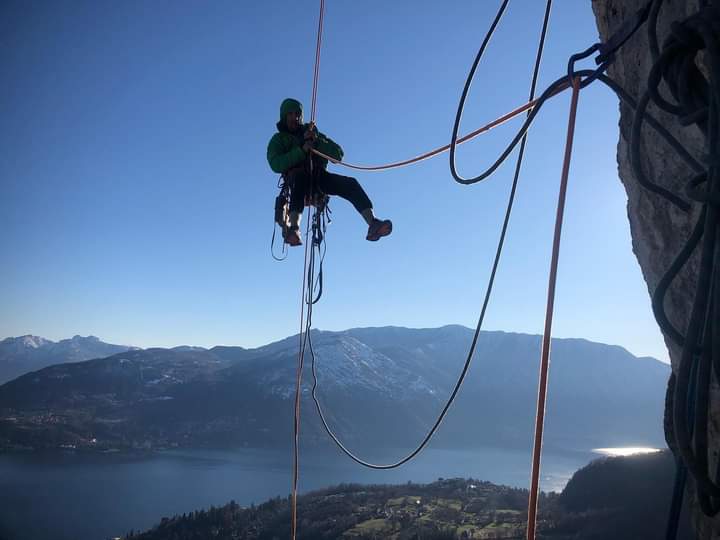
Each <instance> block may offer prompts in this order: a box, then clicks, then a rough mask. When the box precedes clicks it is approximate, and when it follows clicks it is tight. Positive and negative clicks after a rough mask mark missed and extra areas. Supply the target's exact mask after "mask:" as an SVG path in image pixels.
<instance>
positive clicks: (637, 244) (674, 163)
mask: <svg viewBox="0 0 720 540" xmlns="http://www.w3.org/2000/svg"><path fill="white" fill-rule="evenodd" d="M646 4H647V1H646V0H592V7H593V10H594V12H595V16H596V19H597V24H598V28H599V31H600V36H601V39H602V40H603V41H605V40H606V39H607V38H608V37H609V36H611V35H612V34H613V32H615V31H616V30H617V29H618V28H619V27H620V26H621V25H622V24H623V22H624V21H626V20H627V19H629V18H630V17H632V16H633V15H634V13H635V12H636V11H637V10H638V9H639V8H641V7H642V6H644V5H646ZM698 8H699V2H698V0H666V1H665V2H663V3H662V8H661V10H660V13H659V18H658V26H657V33H658V39H659V41H660V43H661V44H662V42H663V40H664V39H665V37H666V36H667V35H668V31H669V28H670V25H671V24H672V23H673V22H674V21H678V20H682V19H685V18H686V17H688V16H689V15H691V14H693V13H695V12H696V11H697V10H698ZM697 62H698V63H699V64H700V68H701V69H703V68H704V66H703V65H702V62H703V58H702V57H700V58H699V59H697ZM651 64H652V58H651V54H650V48H649V38H648V32H647V25H646V26H644V27H642V28H641V29H640V31H638V32H637V33H636V34H635V35H634V36H633V37H632V38H631V39H630V41H628V42H627V43H626V44H625V46H624V47H623V48H622V49H621V50H620V52H619V53H618V54H617V58H616V61H615V62H614V64H613V65H612V66H611V67H610V69H609V72H608V73H609V75H610V76H611V77H612V78H613V79H614V80H616V81H617V82H619V83H620V84H621V85H622V86H623V87H624V88H625V89H626V90H627V91H628V92H629V93H630V94H631V95H632V96H633V97H634V98H635V99H638V98H639V96H640V95H641V94H642V92H643V91H644V89H645V87H646V83H647V77H648V73H649V71H650V67H651ZM661 90H662V87H661ZM649 111H650V112H651V114H652V115H653V116H655V117H656V118H657V119H658V120H659V121H660V122H661V123H662V124H663V125H664V127H666V128H667V129H668V130H669V131H670V132H671V133H672V134H673V135H674V136H675V137H676V138H677V139H678V140H679V141H680V142H681V143H682V144H683V145H684V146H685V147H686V148H687V149H688V150H689V151H690V153H691V154H692V155H693V156H696V157H700V156H702V155H703V151H704V148H703V145H704V137H703V135H702V133H701V132H700V130H699V129H698V128H697V127H695V126H689V127H681V126H680V124H679V123H678V121H677V118H675V117H672V116H670V115H668V114H665V113H664V112H662V111H660V110H658V109H657V108H656V107H654V106H652V105H651V107H650V109H649ZM620 112H621V116H620V140H619V143H618V149H617V154H618V168H619V174H620V179H621V180H622V182H623V184H624V186H625V189H626V191H627V195H628V218H629V220H630V228H631V233H632V240H633V250H634V252H635V254H636V256H637V258H638V261H639V263H640V266H641V268H642V272H643V275H644V277H645V281H646V282H647V285H648V289H649V292H650V293H651V294H652V292H653V291H654V290H655V288H656V287H657V285H658V282H659V280H660V278H661V277H662V275H663V274H664V273H665V271H666V270H667V268H668V267H669V266H670V264H671V262H672V261H673V259H674V258H675V256H676V255H677V253H678V252H679V251H680V249H681V247H682V246H683V245H684V243H685V241H686V239H687V238H688V236H689V234H690V229H691V227H692V225H693V224H694V222H695V220H696V219H697V215H698V212H699V208H694V209H693V210H692V211H691V212H689V213H685V212H681V211H679V210H677V209H676V208H675V207H673V206H672V205H671V204H670V203H669V202H667V201H666V200H665V199H663V198H662V197H660V196H658V195H656V194H654V193H651V192H648V191H647V190H645V189H643V188H642V187H641V186H640V184H639V183H638V180H637V178H636V177H635V174H634V172H633V169H632V167H631V164H630V159H629V140H630V133H631V127H632V122H633V113H632V110H631V109H630V108H629V107H628V106H627V105H623V104H621V105H620ZM640 154H641V160H640V161H641V164H642V167H643V169H644V171H645V172H646V174H647V176H648V177H649V178H650V179H652V181H653V182H655V183H656V184H658V185H660V186H662V187H664V188H667V189H669V190H671V191H672V192H674V193H679V194H683V193H684V185H685V183H686V182H687V180H688V178H689V177H690V176H691V175H692V171H691V170H690V169H689V168H688V166H687V165H686V163H685V162H684V161H683V160H682V159H681V158H680V157H679V156H678V155H677V154H676V152H675V151H674V150H672V149H671V148H670V146H669V145H668V144H667V143H666V142H665V141H664V140H663V139H662V138H661V137H659V136H658V135H657V134H656V133H655V132H654V131H652V130H650V129H645V130H644V132H643V141H642V144H641V149H640ZM695 206H699V205H695ZM697 275H698V258H697V254H695V256H694V257H693V258H692V259H691V260H690V261H689V263H688V264H687V265H686V267H685V268H684V269H683V270H682V272H681V273H680V274H679V276H678V278H677V279H676V281H675V282H674V284H673V286H672V287H671V289H670V291H669V293H668V296H667V299H666V304H665V305H666V309H667V313H668V316H669V318H670V320H671V321H672V323H673V324H674V325H675V327H676V328H679V329H681V330H682V331H684V329H685V328H686V327H687V323H688V320H689V317H690V310H691V306H692V303H693V300H694V290H695V287H694V283H695V281H696V279H697ZM665 341H666V343H667V345H668V348H669V350H670V357H671V359H672V363H673V369H676V368H677V365H678V362H679V359H680V350H679V348H678V347H677V346H676V345H675V344H674V343H673V342H671V340H670V339H669V338H668V336H667V335H665ZM719 421H720V400H718V392H717V388H716V387H715V388H712V389H711V407H710V428H709V429H710V439H711V449H710V455H711V459H712V456H717V453H718V446H719V444H718V443H719V442H720V430H719V429H718V427H719V426H718V424H719ZM692 491H693V490H692V489H689V490H688V492H689V493H688V494H689V496H690V498H691V502H692V504H693V507H694V508H693V509H694V522H695V526H696V528H697V531H698V538H702V539H708V538H713V539H715V538H720V520H718V519H717V518H716V519H711V518H708V517H706V516H704V515H703V514H702V512H700V510H699V508H698V507H697V501H696V500H695V498H694V497H693V495H692V494H691V493H690V492H692Z"/></svg>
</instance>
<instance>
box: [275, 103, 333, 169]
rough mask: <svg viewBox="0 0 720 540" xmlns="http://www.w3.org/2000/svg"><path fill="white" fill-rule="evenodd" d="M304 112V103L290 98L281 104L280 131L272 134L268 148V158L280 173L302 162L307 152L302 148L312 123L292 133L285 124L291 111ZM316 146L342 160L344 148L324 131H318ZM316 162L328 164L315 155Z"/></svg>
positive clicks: (322, 165) (320, 150) (326, 153)
mask: <svg viewBox="0 0 720 540" xmlns="http://www.w3.org/2000/svg"><path fill="white" fill-rule="evenodd" d="M295 111H298V112H302V104H301V103H300V102H299V101H297V100H295V99H291V98H288V99H286V100H284V101H283V102H282V105H280V121H279V122H278V123H277V124H276V126H277V130H278V132H277V133H276V134H275V135H273V136H272V138H271V139H270V142H269V143H268V148H267V160H268V163H269V164H270V168H271V169H272V170H273V171H274V172H276V173H278V174H284V173H285V172H286V171H287V170H288V169H291V168H293V167H296V166H298V165H300V164H302V163H303V162H304V161H305V159H306V158H307V154H306V153H305V151H304V150H303V149H302V147H303V144H305V138H304V134H305V131H306V130H307V129H308V127H309V125H310V124H304V125H303V126H302V127H301V128H300V129H299V130H298V131H297V132H296V133H290V132H289V131H288V128H287V126H286V125H285V117H286V116H287V113H289V112H295ZM315 148H317V150H318V151H319V152H322V153H323V154H325V155H328V156H330V157H332V158H334V159H337V160H341V159H342V157H343V150H342V148H341V147H340V145H339V144H337V143H336V142H334V141H333V140H331V139H330V138H329V137H327V136H326V135H325V134H323V133H318V134H317V138H316V139H315ZM314 159H315V162H316V163H318V164H319V165H320V166H321V167H325V166H326V165H327V160H326V159H323V158H320V157H319V156H314Z"/></svg>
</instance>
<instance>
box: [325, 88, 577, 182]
mask: <svg viewBox="0 0 720 540" xmlns="http://www.w3.org/2000/svg"><path fill="white" fill-rule="evenodd" d="M567 88H570V84H566V85H565V86H561V87H560V88H558V90H557V91H556V92H555V93H554V94H552V95H551V96H550V97H553V96H556V95H558V94H559V93H561V92H563V91H564V90H566V89H567ZM537 102H538V100H537V99H534V100H532V101H530V102H528V103H526V104H525V105H522V106H520V107H518V108H516V109H513V110H512V111H510V112H509V113H507V114H504V115H503V116H501V117H500V118H497V119H496V120H493V121H492V122H490V123H489V124H486V125H484V126H483V127H481V128H479V129H476V130H475V131H473V132H472V133H468V134H467V135H465V136H463V137H461V138H459V139H458V140H457V144H462V143H464V142H467V141H469V140H471V139H474V138H475V137H477V136H478V135H480V134H482V133H486V132H488V131H490V130H491V129H494V128H496V127H498V126H500V125H502V124H504V123H505V122H507V121H509V120H512V119H513V118H515V117H516V116H518V115H519V114H522V113H524V112H525V111H530V110H532V109H533V107H535V105H536V104H537ZM449 149H450V145H449V144H446V145H445V146H441V147H440V148H436V149H435V150H430V151H429V152H425V153H424V154H420V155H419V156H415V157H413V158H409V159H406V160H403V161H396V162H394V163H388V164H386V165H353V164H351V163H346V162H344V161H339V160H337V159H335V158H333V157H331V156H328V155H326V154H323V153H322V152H320V151H318V150H315V149H313V152H314V153H315V154H317V155H318V156H320V157H323V158H325V159H327V160H328V161H330V162H332V163H334V164H336V165H342V166H343V167H347V168H349V169H356V170H359V171H387V170H389V169H397V168H399V167H404V166H406V165H411V164H413V163H418V162H420V161H425V160H426V159H429V158H431V157H435V156H437V155H438V154H442V153H443V152H447V151H448V150H449Z"/></svg>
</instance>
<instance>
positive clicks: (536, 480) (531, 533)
mask: <svg viewBox="0 0 720 540" xmlns="http://www.w3.org/2000/svg"><path fill="white" fill-rule="evenodd" d="M572 87H573V92H572V100H571V102H570V115H569V119H568V129H567V141H566V143H565V159H564V161H563V168H562V175H561V177H560V193H559V195H558V204H557V214H556V216H555V233H554V235H553V247H552V257H551V260H550V276H549V278H548V294H547V307H546V311H545V330H544V332H543V342H542V354H541V360H540V381H539V384H538V401H537V414H536V416H535V442H534V444H533V458H532V472H531V481H530V500H529V503H528V527H527V540H535V532H536V527H537V503H538V494H539V491H540V457H541V453H542V438H543V428H544V425H545V401H546V398H547V386H548V372H549V368H550V335H551V332H552V320H553V311H554V307H555V283H556V281H557V267H558V260H559V258H560V237H561V234H562V224H563V215H564V212H565V195H566V193H567V183H568V175H569V173H570V158H571V157H572V146H573V138H574V137H575V117H576V114H577V105H578V96H579V94H580V79H578V78H575V79H574V80H573V85H572Z"/></svg>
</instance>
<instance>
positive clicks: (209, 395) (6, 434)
mask: <svg viewBox="0 0 720 540" xmlns="http://www.w3.org/2000/svg"><path fill="white" fill-rule="evenodd" d="M472 333H473V331H472V330H471V329H469V328H464V327H461V326H446V327H441V328H434V329H433V328H430V329H406V328H399V327H384V328H357V329H351V330H346V331H343V332H321V331H317V330H313V334H312V335H313V340H314V345H315V347H314V349H315V351H316V354H317V372H318V377H319V382H320V391H319V398H320V400H321V403H322V404H323V407H324V409H325V412H326V415H327V418H328V420H329V421H330V423H331V425H332V426H333V427H334V429H336V431H337V433H338V434H339V435H340V436H341V437H342V438H343V440H344V441H345V442H346V443H347V444H348V445H349V446H350V447H351V448H353V449H356V450H358V451H363V450H370V451H375V452H377V451H378V449H381V448H390V447H394V448H401V447H404V446H411V445H412V444H414V443H416V442H417V440H418V439H419V438H420V437H422V436H423V435H424V433H425V432H426V430H427V428H428V424H429V422H431V421H433V420H434V419H435V417H436V415H437V413H438V411H439V410H440V408H441V407H442V405H443V403H444V400H445V399H446V398H447V395H448V393H449V391H450V389H451V388H452V386H453V384H454V383H455V380H456V377H457V375H458V373H459V371H460V369H461V366H462V363H463V361H464V359H465V356H466V354H467V350H468V345H469V343H470V340H471V338H472ZM540 341H541V338H540V336H533V335H527V334H514V333H506V332H483V333H482V334H481V337H480V341H479V346H478V350H477V352H476V356H475V359H474V363H473V365H472V367H471V369H470V372H469V373H468V377H467V380H466V382H465V385H464V386H463V388H462V391H461V392H460V395H459V397H458V399H457V401H456V403H455V404H454V406H453V408H452V409H451V410H450V414H449V416H448V418H447V420H446V421H445V422H444V423H443V425H442V426H441V427H440V430H439V432H438V435H437V438H436V439H435V440H434V441H433V444H434V445H438V446H442V447H446V448H472V447H473V446H477V445H491V446H499V447H508V446H514V447H521V448H526V447H528V445H530V443H531V438H532V426H533V419H534V411H535V403H536V391H537V363H538V355H539V351H540ZM297 347H298V340H297V337H296V336H293V337H289V338H286V339H283V340H280V341H278V342H275V343H271V344H269V345H265V346H263V347H259V348H256V349H243V348H242V347H226V346H222V347H213V348H211V349H203V348H196V347H180V348H176V349H161V348H153V349H146V350H138V349H134V350H127V351H125V352H122V353H119V354H115V355H113V356H109V357H107V358H100V359H95V360H90V361H86V362H79V363H68V364H62V365H55V366H51V367H47V368H45V369H42V370H40V371H35V372H32V373H28V374H26V375H24V376H22V377H19V378H18V379H16V380H14V381H12V382H9V383H7V384H5V385H3V386H0V447H3V446H5V447H10V448H12V447H16V446H17V447H31V448H48V447H50V448H53V447H58V446H60V445H73V446H87V447H92V448H118V449H121V448H133V447H141V448H168V447H205V446H214V447H233V446H253V447H274V448H281V447H284V446H286V445H287V444H288V441H289V437H288V433H291V431H292V418H291V417H292V415H291V414H290V413H289V412H288V411H290V410H291V404H292V399H293V396H294V385H295V370H296V361H297ZM552 347H553V348H552V367H551V373H550V390H549V400H548V404H547V413H548V422H547V432H546V433H547V435H546V443H545V444H546V447H555V448H556V449H559V450H562V451H573V450H587V449H590V448H597V447H608V446H652V447H662V446H664V436H663V428H662V422H661V418H662V411H663V403H664V395H665V386H666V383H667V378H668V376H669V373H670V367H669V366H668V365H667V364H663V363H661V362H660V361H657V360H653V359H647V358H644V359H638V358H637V357H635V356H633V355H631V354H630V353H629V352H627V351H626V350H625V349H623V348H622V347H617V346H609V345H603V344H598V343H592V342H589V341H587V340H582V339H556V340H553V343H552ZM309 363H310V359H309V358H308V359H307V366H306V367H307V369H308V372H307V373H306V374H305V376H304V386H303V403H302V406H303V410H304V411H306V412H305V413H304V417H303V418H304V425H303V431H302V436H303V439H304V441H305V443H304V444H309V445H327V444H328V438H327V436H326V434H325V433H324V432H323V430H322V426H321V425H320V423H319V421H318V418H317V414H316V412H315V411H314V405H313V403H312V401H311V400H310V386H311V384H312V380H311V377H310V371H309V370H310V366H309ZM381 453H382V454H383V455H384V453H383V452H381Z"/></svg>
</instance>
